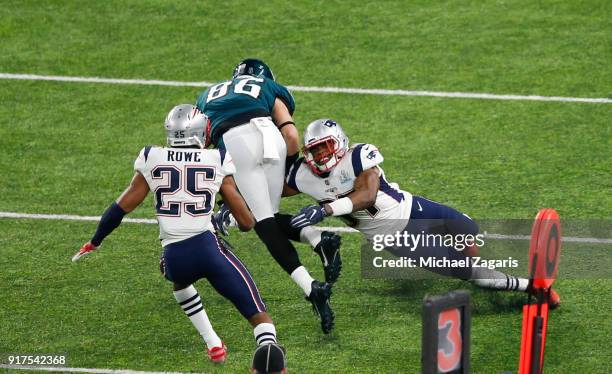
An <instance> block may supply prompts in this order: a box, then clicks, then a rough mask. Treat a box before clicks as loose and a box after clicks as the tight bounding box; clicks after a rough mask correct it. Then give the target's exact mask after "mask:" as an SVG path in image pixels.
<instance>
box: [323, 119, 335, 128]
mask: <svg viewBox="0 0 612 374" xmlns="http://www.w3.org/2000/svg"><path fill="white" fill-rule="evenodd" d="M323 125H324V126H327V127H334V126H337V125H338V124H337V123H336V122H334V121H332V120H331V119H328V120H327V121H325V122H324V123H323Z"/></svg>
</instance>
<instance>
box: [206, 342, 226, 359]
mask: <svg viewBox="0 0 612 374" xmlns="http://www.w3.org/2000/svg"><path fill="white" fill-rule="evenodd" d="M208 358H209V359H210V361H211V362H214V363H215V364H222V363H224V362H225V360H226V359H227V347H226V346H225V343H223V342H221V346H220V347H212V348H211V349H209V350H208Z"/></svg>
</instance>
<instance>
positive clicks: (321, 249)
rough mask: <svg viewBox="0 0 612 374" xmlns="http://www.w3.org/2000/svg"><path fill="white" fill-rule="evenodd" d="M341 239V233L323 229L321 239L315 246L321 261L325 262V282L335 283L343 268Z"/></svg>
mask: <svg viewBox="0 0 612 374" xmlns="http://www.w3.org/2000/svg"><path fill="white" fill-rule="evenodd" d="M340 241H341V238H340V235H336V234H334V233H333V232H329V231H323V232H322V233H321V241H320V242H319V244H317V246H316V247H314V251H315V252H316V253H317V254H318V255H319V257H321V262H322V263H323V271H325V282H327V283H329V284H332V283H335V282H336V281H337V280H338V278H339V277H340V271H341V270H342V259H341V258H340Z"/></svg>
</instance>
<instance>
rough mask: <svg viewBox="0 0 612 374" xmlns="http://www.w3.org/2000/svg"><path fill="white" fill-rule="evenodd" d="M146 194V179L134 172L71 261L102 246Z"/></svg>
mask: <svg viewBox="0 0 612 374" xmlns="http://www.w3.org/2000/svg"><path fill="white" fill-rule="evenodd" d="M148 193H149V185H148V184H147V181H146V179H145V178H144V177H143V176H142V174H140V173H139V172H136V173H135V174H134V177H133V178H132V181H131V182H130V185H129V186H128V187H127V188H126V189H125V190H124V191H123V193H122V194H121V196H119V198H118V199H117V200H116V201H115V202H113V203H112V204H111V205H110V206H109V207H108V208H107V209H106V211H105V212H104V214H103V215H102V218H101V219H100V223H98V228H97V229H96V233H95V234H94V236H93V237H92V238H91V240H90V241H88V242H87V243H85V244H84V245H83V246H82V247H81V249H80V250H79V251H78V252H77V254H75V255H74V256H73V257H72V261H77V260H78V259H80V258H81V257H83V256H85V255H86V254H88V253H90V252H92V251H94V250H95V249H97V248H98V247H99V246H100V245H101V244H102V241H103V240H104V238H106V237H107V236H108V235H109V234H110V233H111V232H113V230H115V229H116V228H117V227H119V225H120V224H121V221H122V220H123V217H124V216H125V215H126V214H128V213H130V212H131V211H133V210H134V209H136V207H138V205H140V204H141V203H142V202H143V201H144V199H145V198H146V197H147V194H148Z"/></svg>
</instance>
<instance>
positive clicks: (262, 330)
mask: <svg viewBox="0 0 612 374" xmlns="http://www.w3.org/2000/svg"><path fill="white" fill-rule="evenodd" d="M253 335H255V341H256V342H257V345H263V344H271V343H276V328H275V327H274V325H273V324H271V323H260V324H259V325H257V326H255V328H254V329H253Z"/></svg>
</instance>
